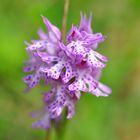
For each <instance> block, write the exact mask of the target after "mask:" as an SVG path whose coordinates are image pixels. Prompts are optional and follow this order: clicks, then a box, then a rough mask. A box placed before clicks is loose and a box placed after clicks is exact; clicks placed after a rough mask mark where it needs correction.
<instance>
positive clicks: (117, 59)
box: [0, 0, 140, 140]
mask: <svg viewBox="0 0 140 140" xmlns="http://www.w3.org/2000/svg"><path fill="white" fill-rule="evenodd" d="M139 7H140V1H139V0H123V1H121V0H114V1H111V0H106V1H103V0H94V1H93V0H88V2H87V1H86V0H83V1H81V0H71V3H70V11H69V15H68V26H67V29H69V28H70V27H71V24H72V23H73V24H78V23H79V19H80V18H79V13H80V11H83V12H86V13H90V12H92V13H93V22H92V27H93V30H94V32H102V33H103V34H104V35H107V40H106V41H105V42H104V43H102V44H101V45H100V46H99V49H98V50H99V52H101V53H102V54H105V55H107V56H108V57H109V59H110V61H109V63H108V67H107V68H106V69H105V70H104V71H103V76H102V78H101V81H102V82H104V83H105V84H107V85H109V86H110V87H111V88H112V90H113V93H112V95H110V96H109V97H108V98H102V97H100V98H97V97H95V96H93V95H90V94H84V95H83V96H82V98H81V100H80V102H79V103H78V104H77V110H76V112H77V113H76V115H75V116H74V118H73V119H72V120H70V121H69V125H68V130H67V134H66V138H67V140H71V139H77V140H85V139H86V140H93V139H95V140H140V86H139V85H140V39H139V37H140V16H139V15H140V8H139ZM40 15H44V16H47V17H48V18H49V19H50V20H51V21H52V23H54V24H55V25H57V26H58V27H59V28H61V20H62V15H63V0H53V1H52V0H34V1H33V0H30V1H28V0H22V1H19V0H12V1H10V0H5V1H2V0H0V19H1V20H0V43H1V48H0V110H1V112H0V140H19V139H20V140H28V139H30V140H43V139H44V137H45V133H46V132H44V131H43V130H34V129H32V128H31V123H32V122H33V121H34V120H33V119H32V118H31V117H30V115H29V114H30V112H31V111H32V110H36V109H39V108H40V107H41V106H42V103H41V100H39V98H41V95H40V94H39V93H40V92H41V91H42V90H43V89H42V88H41V86H39V87H37V88H35V89H34V90H33V91H32V92H31V93H30V94H23V93H22V91H23V89H24V87H25V85H24V84H23V82H22V80H21V78H22V76H23V75H24V74H23V72H22V67H23V61H24V60H26V59H27V54H26V52H25V45H24V40H27V41H30V40H31V39H32V38H37V33H36V31H37V29H38V28H39V27H43V28H44V25H43V22H42V19H41V16H40ZM44 29H45V28H44Z"/></svg>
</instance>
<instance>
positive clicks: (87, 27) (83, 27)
mask: <svg viewBox="0 0 140 140" xmlns="http://www.w3.org/2000/svg"><path fill="white" fill-rule="evenodd" d="M80 14H81V21H80V26H79V31H80V32H82V31H86V32H88V33H92V28H91V20H92V13H91V14H90V16H89V18H87V16H86V14H84V15H83V14H82V13H80Z"/></svg>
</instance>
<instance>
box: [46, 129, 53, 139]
mask: <svg viewBox="0 0 140 140" xmlns="http://www.w3.org/2000/svg"><path fill="white" fill-rule="evenodd" d="M51 129H52V128H50V129H48V130H47V133H46V140H51Z"/></svg>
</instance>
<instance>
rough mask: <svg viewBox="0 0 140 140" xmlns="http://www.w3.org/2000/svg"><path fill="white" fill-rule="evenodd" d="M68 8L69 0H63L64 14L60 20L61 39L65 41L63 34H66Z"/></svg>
mask: <svg viewBox="0 0 140 140" xmlns="http://www.w3.org/2000/svg"><path fill="white" fill-rule="evenodd" d="M68 9H69V0H65V1H64V15H63V20H62V41H65V36H66V25H67V16H68Z"/></svg>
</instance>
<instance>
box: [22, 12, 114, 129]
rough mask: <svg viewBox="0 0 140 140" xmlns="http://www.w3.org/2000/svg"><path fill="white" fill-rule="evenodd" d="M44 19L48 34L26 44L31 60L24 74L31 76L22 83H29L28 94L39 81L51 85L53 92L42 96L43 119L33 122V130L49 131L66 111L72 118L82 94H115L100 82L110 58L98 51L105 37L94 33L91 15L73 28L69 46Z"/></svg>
mask: <svg viewBox="0 0 140 140" xmlns="http://www.w3.org/2000/svg"><path fill="white" fill-rule="evenodd" d="M42 19H43V22H44V24H45V25H46V28H47V29H48V33H45V32H44V31H43V30H42V29H39V31H38V35H39V40H32V41H31V43H27V42H26V45H27V47H26V51H27V52H28V54H29V60H28V61H26V62H25V64H26V66H25V67H24V68H23V71H24V72H26V73H28V75H27V76H25V77H23V81H24V82H25V83H26V84H27V91H29V90H31V89H32V88H34V87H35V86H37V85H38V84H39V83H40V81H44V86H46V85H48V84H50V85H51V89H50V91H47V92H44V93H43V102H44V105H45V106H44V111H43V112H42V113H39V114H40V115H39V116H40V120H39V121H38V122H35V123H33V127H34V128H42V129H49V128H50V127H51V121H52V120H57V121H58V120H60V118H61V114H62V111H63V109H64V108H67V112H68V113H67V118H68V119H70V118H72V117H73V115H74V114H75V105H76V103H77V102H78V100H80V97H81V96H82V93H81V92H85V93H87V92H88V93H91V94H93V95H95V96H97V97H99V96H104V97H106V96H108V95H110V94H111V92H112V91H111V89H110V88H109V87H107V86H105V85H104V84H102V83H101V82H99V78H100V76H101V73H102V70H103V69H104V68H105V67H106V62H108V58H107V57H106V56H104V55H102V54H100V53H98V52H97V51H96V49H97V47H98V45H99V44H100V43H102V42H103V41H104V40H105V38H106V37H105V36H103V35H102V34H101V33H93V31H92V28H91V19H92V15H90V16H89V18H88V17H87V16H86V14H84V15H83V14H81V21H80V25H79V26H75V25H72V27H71V29H70V31H69V32H68V34H67V36H66V43H63V42H62V40H61V32H60V30H59V29H58V28H57V27H56V26H55V25H53V24H52V23H51V22H50V21H49V20H48V19H47V18H46V17H44V16H42ZM57 121H56V123H57Z"/></svg>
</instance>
